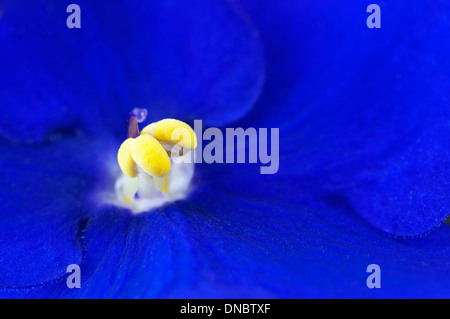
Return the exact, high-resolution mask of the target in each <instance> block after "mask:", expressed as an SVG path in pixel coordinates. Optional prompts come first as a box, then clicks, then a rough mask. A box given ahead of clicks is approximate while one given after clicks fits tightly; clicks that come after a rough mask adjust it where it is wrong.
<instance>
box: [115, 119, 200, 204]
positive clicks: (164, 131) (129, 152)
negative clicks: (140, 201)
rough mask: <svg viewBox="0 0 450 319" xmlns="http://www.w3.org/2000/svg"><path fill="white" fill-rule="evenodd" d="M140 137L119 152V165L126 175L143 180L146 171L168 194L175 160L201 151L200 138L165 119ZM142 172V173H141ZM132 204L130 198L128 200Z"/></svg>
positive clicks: (183, 126) (148, 128) (129, 141)
mask: <svg viewBox="0 0 450 319" xmlns="http://www.w3.org/2000/svg"><path fill="white" fill-rule="evenodd" d="M138 134H140V135H138V136H137V137H135V138H133V137H130V138H128V139H126V140H125V141H124V142H123V143H122V145H121V146H120V148H119V151H118V153H117V161H118V162H119V166H120V169H121V170H122V172H123V173H124V174H125V175H127V176H129V177H131V178H135V177H139V176H138V174H139V172H142V171H144V172H145V173H147V174H149V175H150V176H152V177H154V179H155V185H156V186H157V187H158V188H159V189H160V190H161V191H162V192H163V193H167V192H168V184H169V180H168V177H167V175H168V174H169V172H170V169H171V166H172V163H171V157H172V158H173V157H177V156H182V155H185V154H186V153H188V152H190V151H191V150H193V149H195V148H196V147H197V137H196V135H195V132H194V131H193V130H192V128H191V127H190V126H189V125H187V124H186V123H184V122H182V121H178V120H174V119H164V120H161V121H159V122H155V123H152V124H150V125H148V126H146V127H145V128H144V129H143V130H142V132H141V133H138ZM139 168H140V169H139ZM125 200H126V201H128V202H130V201H131V199H130V198H125Z"/></svg>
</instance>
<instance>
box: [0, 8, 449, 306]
mask: <svg viewBox="0 0 450 319" xmlns="http://www.w3.org/2000/svg"><path fill="white" fill-rule="evenodd" d="M77 4H79V6H80V8H81V10H82V16H81V19H82V20H81V21H82V28H81V29H68V28H67V27H66V25H65V19H66V17H67V14H66V13H65V9H66V8H65V7H63V6H62V5H61V4H59V3H56V2H49V1H25V0H21V1H12V0H7V1H4V2H2V4H1V7H0V13H1V14H0V45H1V48H2V49H1V50H0V70H1V75H0V107H1V112H0V136H1V138H0V154H1V157H0V173H1V178H0V186H1V193H0V194H1V195H0V197H1V198H0V213H1V217H2V218H1V221H0V234H1V235H0V243H1V255H0V286H1V288H0V296H1V297H185V298H194V297H247V298H249V297H423V296H425V297H427V296H433V297H449V295H450V293H449V289H448V287H449V286H450V279H449V277H448V270H449V261H450V260H449V255H450V228H449V226H448V225H447V224H445V223H444V224H442V222H443V220H444V219H445V217H446V216H447V215H448V213H449V197H448V194H449V193H450V189H449V186H450V184H449V182H448V176H450V172H449V165H448V162H449V151H448V146H449V138H450V134H449V133H450V124H449V123H450V122H449V121H450V120H449V119H450V117H449V115H450V114H449V113H450V108H449V92H450V90H449V89H450V87H449V83H450V82H449V74H450V65H449V58H448V56H449V53H450V42H449V41H447V40H446V39H447V35H446V32H447V30H448V27H449V19H448V12H450V11H449V9H450V8H449V7H448V6H447V5H445V4H444V3H443V2H439V1H433V2H426V1H414V2H408V5H407V6H406V5H405V4H400V3H399V2H398V1H397V2H396V3H394V2H392V1H390V2H389V3H387V2H383V3H380V4H381V7H382V28H381V29H368V28H367V27H366V25H365V19H366V17H367V13H366V11H365V9H366V8H365V7H364V5H363V4H362V3H361V1H356V0H355V1H350V0H348V1H333V0H330V1H293V0H292V1H259V0H258V1H251V0H240V1H232V2H229V1H222V0H214V1H212V0H211V1H201V0H192V1H182V2H181V1H171V0H169V1H156V0H155V1H131V2H130V1H128V2H126V1H108V2H101V1H81V0H79V1H77ZM134 107H140V108H147V109H148V110H149V114H148V117H149V120H148V121H147V122H146V124H149V123H151V122H155V121H158V120H161V119H163V118H176V119H180V120H183V121H185V122H187V123H191V124H192V121H193V120H195V119H201V120H203V122H204V123H205V125H208V126H218V127H222V128H224V127H243V128H247V127H257V128H258V127H276V128H280V166H279V171H278V173H276V174H273V175H260V174H259V168H258V167H256V166H255V165H251V164H233V165H231V164H210V165H209V164H197V165H196V169H195V174H194V176H193V179H192V181H191V183H190V186H189V191H188V194H187V195H186V197H185V198H183V199H181V200H177V201H172V202H170V203H166V204H165V205H163V206H160V207H157V208H153V209H151V210H150V211H147V212H142V213H141V214H133V213H131V212H130V210H129V209H127V208H124V207H121V206H119V205H115V204H113V203H111V202H110V201H108V198H109V196H114V183H115V181H116V179H117V178H118V177H119V176H120V174H121V173H120V170H119V166H118V164H117V161H116V155H117V151H118V149H119V146H120V145H121V143H122V142H123V141H124V140H125V139H126V129H125V124H126V119H127V116H128V112H129V111H130V110H131V109H132V108H134ZM70 264H78V265H80V267H81V271H82V277H81V278H82V279H81V282H82V287H81V288H80V289H69V288H68V287H67V286H66V277H67V274H66V269H67V266H68V265H70ZM369 264H378V265H380V267H381V270H382V288H381V289H368V288H367V286H366V278H367V275H368V274H367V273H366V267H367V266H368V265H369Z"/></svg>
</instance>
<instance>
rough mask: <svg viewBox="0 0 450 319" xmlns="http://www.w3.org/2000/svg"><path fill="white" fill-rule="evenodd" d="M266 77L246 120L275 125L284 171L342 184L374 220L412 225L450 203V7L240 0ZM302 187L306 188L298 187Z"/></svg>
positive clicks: (437, 218)
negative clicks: (373, 19)
mask: <svg viewBox="0 0 450 319" xmlns="http://www.w3.org/2000/svg"><path fill="white" fill-rule="evenodd" d="M238 2H239V3H240V4H241V5H242V6H243V7H244V8H245V10H246V11H247V13H248V14H249V16H250V17H251V18H252V19H253V21H254V22H255V25H256V26H257V28H258V29H259V30H260V37H261V39H263V47H264V52H265V56H266V65H267V82H266V85H265V87H264V91H263V94H262V96H261V98H260V100H259V102H258V103H257V105H256V107H255V108H254V109H253V111H252V112H251V113H250V114H249V115H248V116H247V118H246V120H244V121H242V122H239V123H238V124H237V125H242V126H244V127H249V126H253V127H279V128H280V144H281V146H280V152H281V155H280V171H279V174H282V175H289V176H297V177H299V178H301V179H304V180H310V181H316V184H317V185H319V184H321V185H322V187H321V189H318V190H317V191H318V192H319V193H320V192H325V193H328V194H334V195H340V196H344V197H346V198H347V199H348V200H349V203H350V205H351V206H352V207H353V208H354V209H355V210H356V211H358V212H359V213H360V214H361V215H362V216H364V217H365V218H366V219H367V220H368V221H369V222H371V223H372V224H373V225H375V226H376V227H378V228H379V229H381V230H383V231H386V232H389V233H393V234H397V235H407V236H408V235H417V234H420V233H423V232H426V231H427V230H429V229H431V228H433V227H434V226H436V225H438V224H439V223H440V222H442V221H443V219H444V218H445V217H446V216H448V214H449V213H450V198H449V196H448V194H450V183H448V176H450V170H449V167H450V166H449V165H448V162H449V161H450V155H449V154H450V153H449V152H448V150H449V147H450V122H449V118H450V108H449V105H448V104H449V94H450V93H449V92H450V90H449V89H450V85H449V84H450V64H449V60H448V56H449V53H450V44H449V41H447V35H446V34H447V30H448V27H449V17H448V12H450V10H449V9H450V8H449V6H448V3H446V2H444V1H433V2H423V1H414V2H410V3H409V4H408V5H406V4H404V3H400V2H393V1H387V2H383V3H380V5H381V29H369V28H368V27H367V26H366V19H367V17H368V16H369V14H370V13H366V6H367V4H364V3H361V2H360V1H333V0H332V1H326V2H323V1H282V2H276V3H274V2H273V1H258V2H255V1H245V0H243V1H238ZM299 191H301V190H299Z"/></svg>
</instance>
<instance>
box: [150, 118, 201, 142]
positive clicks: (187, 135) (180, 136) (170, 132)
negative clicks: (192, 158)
mask: <svg viewBox="0 0 450 319" xmlns="http://www.w3.org/2000/svg"><path fill="white" fill-rule="evenodd" d="M142 134H148V135H151V136H153V137H155V138H156V139H157V140H158V141H161V142H170V143H174V144H178V145H180V146H182V147H186V148H189V149H194V148H196V147H197V137H196V135H195V132H194V130H193V129H192V128H191V127H190V126H189V125H187V124H186V123H184V122H182V121H178V120H174V119H164V120H161V121H159V122H156V123H152V124H150V125H148V126H146V127H145V128H144V129H143V130H142V132H141V135H142Z"/></svg>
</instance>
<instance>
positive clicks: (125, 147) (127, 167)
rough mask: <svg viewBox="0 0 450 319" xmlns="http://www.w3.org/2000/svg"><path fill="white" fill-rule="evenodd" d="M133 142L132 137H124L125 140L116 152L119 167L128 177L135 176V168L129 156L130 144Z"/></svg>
mask: <svg viewBox="0 0 450 319" xmlns="http://www.w3.org/2000/svg"><path fill="white" fill-rule="evenodd" d="M132 144H133V139H132V138H129V139H126V140H125V142H123V143H122V145H121V146H120V148H119V152H118V153H117V161H118V162H119V166H120V169H121V170H122V172H123V173H124V174H125V175H127V176H129V177H136V176H137V168H136V164H135V163H134V160H133V158H132V157H131V145H132Z"/></svg>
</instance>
